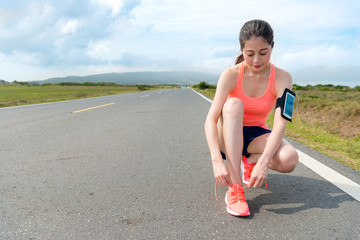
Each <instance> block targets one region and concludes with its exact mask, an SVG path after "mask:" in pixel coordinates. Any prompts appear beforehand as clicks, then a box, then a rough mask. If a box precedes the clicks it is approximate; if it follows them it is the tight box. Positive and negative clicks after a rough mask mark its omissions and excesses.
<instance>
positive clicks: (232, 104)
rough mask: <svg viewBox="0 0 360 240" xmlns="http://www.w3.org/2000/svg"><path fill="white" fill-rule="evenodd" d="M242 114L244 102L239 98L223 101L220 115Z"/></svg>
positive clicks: (235, 115) (236, 115)
mask: <svg viewBox="0 0 360 240" xmlns="http://www.w3.org/2000/svg"><path fill="white" fill-rule="evenodd" d="M243 114H244V103H243V102H242V101H241V100H240V99H239V98H229V99H228V100H226V102H225V103H224V106H223V109H222V115H223V116H224V117H229V116H230V117H231V116H233V117H238V116H239V115H243Z"/></svg>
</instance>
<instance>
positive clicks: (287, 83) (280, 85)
mask: <svg viewBox="0 0 360 240" xmlns="http://www.w3.org/2000/svg"><path fill="white" fill-rule="evenodd" d="M285 88H289V89H291V88H292V77H291V74H290V73H289V72H288V71H286V70H284V69H281V68H278V67H276V78H275V92H276V93H277V95H278V94H282V92H283V91H284V89H285Z"/></svg>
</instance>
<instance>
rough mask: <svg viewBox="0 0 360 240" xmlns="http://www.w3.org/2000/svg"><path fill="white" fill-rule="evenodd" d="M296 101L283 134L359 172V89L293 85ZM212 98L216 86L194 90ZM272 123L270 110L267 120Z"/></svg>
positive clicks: (269, 123) (270, 124) (269, 124)
mask: <svg viewBox="0 0 360 240" xmlns="http://www.w3.org/2000/svg"><path fill="white" fill-rule="evenodd" d="M296 88H297V94H298V96H299V99H300V100H299V104H298V106H297V107H295V108H294V117H293V122H291V123H288V124H287V126H286V131H285V136H287V137H289V138H291V139H294V140H296V141H298V142H300V143H303V144H304V145H306V146H308V147H310V148H312V149H315V150H317V151H319V152H321V153H324V154H325V155H327V156H329V157H331V158H334V159H336V160H337V161H339V162H342V163H343V164H345V165H347V166H349V167H351V168H353V169H355V170H357V171H360V121H359V119H360V89H359V87H356V88H348V87H343V86H333V85H318V86H306V87H301V86H296ZM196 90H197V91H199V92H201V93H203V94H204V95H206V96H208V97H210V98H214V95H215V89H208V88H207V89H204V90H200V89H196ZM267 124H268V126H269V127H271V126H272V124H273V112H272V113H270V115H269V118H268V120H267Z"/></svg>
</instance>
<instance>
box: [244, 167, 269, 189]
mask: <svg viewBox="0 0 360 240" xmlns="http://www.w3.org/2000/svg"><path fill="white" fill-rule="evenodd" d="M267 176H268V166H267V165H266V164H262V163H261V162H258V163H257V164H256V165H255V167H254V168H253V170H252V172H251V177H250V182H249V184H248V185H247V187H248V188H251V187H254V188H258V187H261V186H262V185H264V183H265V182H266V179H267Z"/></svg>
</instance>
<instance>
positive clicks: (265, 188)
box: [215, 180, 267, 201]
mask: <svg viewBox="0 0 360 240" xmlns="http://www.w3.org/2000/svg"><path fill="white" fill-rule="evenodd" d="M217 184H218V180H216V182H215V198H216V201H218V197H217ZM243 188H248V187H247V186H245V187H243ZM265 189H267V182H266V181H265Z"/></svg>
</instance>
